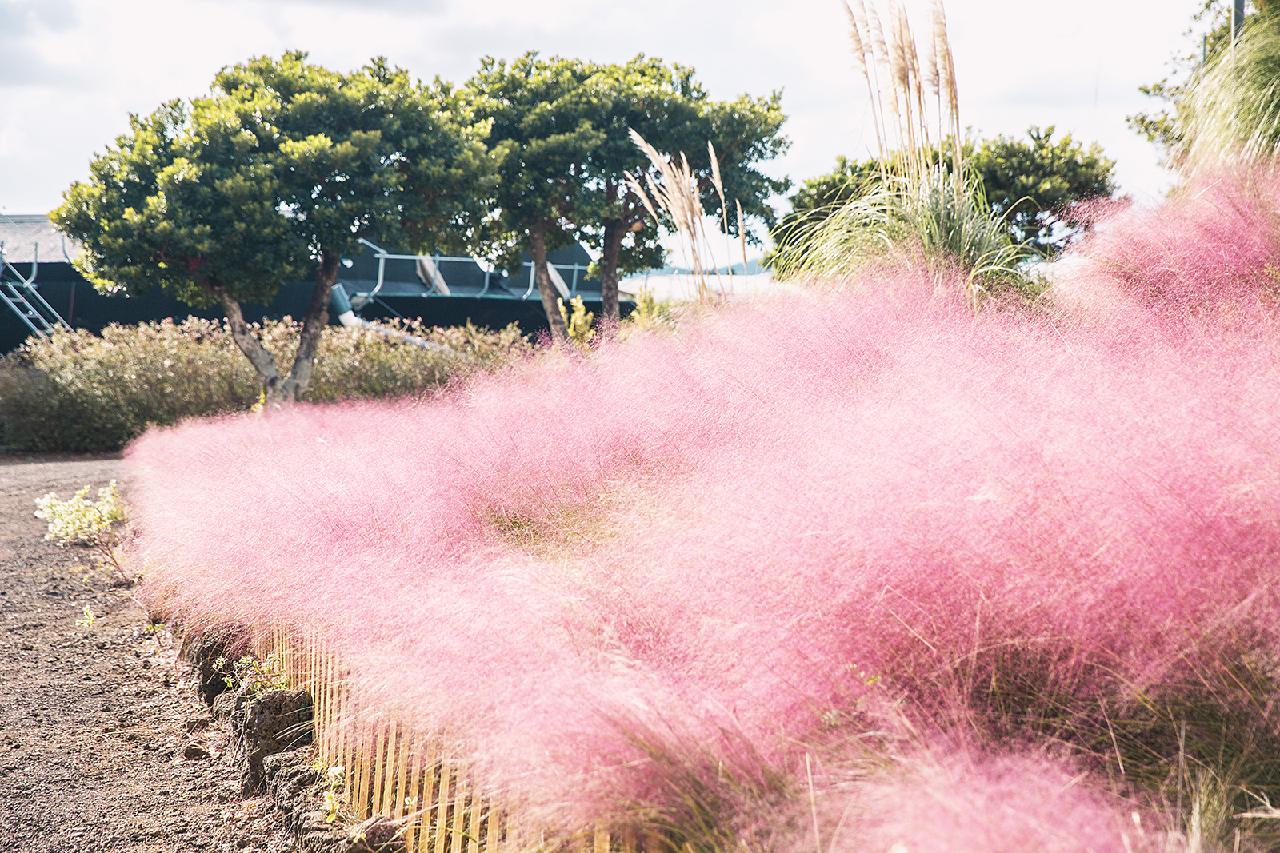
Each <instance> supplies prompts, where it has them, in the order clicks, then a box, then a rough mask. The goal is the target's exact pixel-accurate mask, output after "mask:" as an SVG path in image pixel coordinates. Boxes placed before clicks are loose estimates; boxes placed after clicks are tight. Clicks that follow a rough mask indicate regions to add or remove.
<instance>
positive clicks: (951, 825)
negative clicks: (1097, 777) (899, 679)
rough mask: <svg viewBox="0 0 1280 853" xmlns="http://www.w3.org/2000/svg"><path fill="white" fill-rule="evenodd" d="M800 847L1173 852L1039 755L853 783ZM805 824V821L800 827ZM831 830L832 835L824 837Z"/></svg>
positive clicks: (916, 766)
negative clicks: (816, 834) (814, 832)
mask: <svg viewBox="0 0 1280 853" xmlns="http://www.w3.org/2000/svg"><path fill="white" fill-rule="evenodd" d="M828 782H829V783H832V784H833V787H832V788H831V789H830V790H828V791H824V792H823V795H822V797H821V801H820V811H819V820H818V833H819V835H818V838H817V843H816V844H815V843H814V839H813V837H812V833H811V832H810V833H807V835H808V838H806V839H805V842H804V843H801V844H796V845H795V846H794V848H793V849H794V850H795V851H797V853H800V851H806V853H807V851H813V850H815V849H817V850H823V851H826V850H830V851H836V850H876V851H910V853H1024V851H1028V850H1035V851H1041V853H1133V851H1152V853H1154V851H1156V850H1172V849H1176V848H1174V847H1173V846H1165V842H1166V841H1167V840H1168V838H1167V836H1165V834H1164V833H1161V832H1159V831H1156V830H1157V829H1158V828H1157V827H1154V826H1153V827H1149V828H1148V826H1147V824H1150V823H1151V822H1152V820H1151V818H1150V817H1146V818H1144V817H1143V816H1142V815H1141V813H1140V812H1138V811H1137V810H1135V809H1133V808H1132V807H1131V806H1128V807H1127V806H1126V805H1125V803H1124V802H1123V801H1120V800H1118V799H1117V798H1115V797H1111V796H1107V795H1105V794H1103V793H1101V792H1099V791H1096V790H1094V789H1092V788H1090V786H1089V784H1088V782H1087V777H1086V775H1085V774H1082V773H1080V772H1078V771H1077V772H1070V770H1069V769H1068V768H1066V767H1064V766H1062V765H1061V764H1059V763H1058V762H1055V761H1053V760H1051V759H1048V758H1047V757H1044V756H1039V755H1025V756H1009V755H1006V756H985V757H984V756H977V757H975V756H969V755H965V754H963V753H961V754H947V753H942V754H937V755H934V754H928V753H924V754H919V755H914V756H911V757H909V758H907V759H905V760H902V761H900V762H897V763H895V764H893V765H890V766H888V767H885V768H881V769H879V770H875V771H871V772H866V771H863V772H862V773H860V774H856V775H853V776H851V777H850V778H849V779H847V780H844V781H842V782H840V781H836V780H828ZM797 823H799V821H797ZM824 830H825V831H824Z"/></svg>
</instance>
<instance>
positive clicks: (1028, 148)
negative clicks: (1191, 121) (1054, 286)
mask: <svg viewBox="0 0 1280 853" xmlns="http://www.w3.org/2000/svg"><path fill="white" fill-rule="evenodd" d="M1054 134H1055V129H1054V128H1053V127H1049V128H1044V129H1041V128H1037V127H1033V128H1031V129H1030V130H1028V131H1027V135H1026V137H1025V138H1021V137H1012V136H998V137H995V138H993V139H988V140H984V141H982V142H979V143H976V144H975V143H972V142H969V143H966V144H965V146H964V155H965V164H966V166H965V168H966V170H969V171H971V172H972V173H973V174H974V175H976V176H977V177H978V178H979V183H980V185H981V188H982V191H983V195H984V196H985V198H986V201H987V204H989V205H990V206H991V209H992V210H993V211H994V212H995V213H996V214H997V215H998V216H1000V217H1002V218H1003V219H1004V221H1005V223H1006V225H1007V227H1008V230H1009V235H1010V237H1012V238H1013V240H1014V241H1015V242H1017V243H1026V244H1027V246H1028V247H1029V248H1030V249H1032V250H1034V251H1036V252H1037V253H1039V254H1042V255H1052V254H1055V253H1056V252H1059V251H1061V250H1062V249H1063V248H1064V247H1065V246H1066V244H1067V242H1068V240H1069V239H1070V236H1071V224H1072V223H1071V222H1070V219H1069V214H1068V210H1069V208H1070V206H1071V205H1072V204H1073V203H1075V202H1078V201H1083V200H1085V199H1090V198H1099V197H1106V196H1110V195H1112V194H1114V193H1115V191H1116V185H1115V177H1114V171H1115V163H1114V161H1112V160H1110V159H1108V158H1107V157H1106V156H1105V155H1104V154H1103V152H1102V149H1101V148H1100V147H1099V146H1098V145H1096V144H1094V145H1089V146H1085V145H1082V144H1081V143H1079V142H1077V141H1075V140H1074V139H1073V138H1072V137H1071V136H1070V135H1069V134H1067V135H1064V136H1061V137H1059V138H1057V139H1055V138H1054ZM941 156H942V159H943V161H944V162H948V163H949V162H950V161H951V154H950V148H949V146H943V151H942V155H941ZM884 174H885V172H884V169H883V168H882V167H881V165H880V163H879V161H877V160H874V159H871V160H862V161H857V160H850V159H848V158H845V157H840V158H839V159H838V160H837V161H836V168H835V169H834V170H833V171H831V172H829V173H827V174H825V175H820V176H818V177H816V178H811V179H810V180H808V181H805V183H804V184H803V185H801V187H800V188H799V190H798V191H797V192H796V194H795V195H794V196H793V197H792V199H791V212H790V213H788V214H787V216H786V217H785V218H784V219H783V221H782V223H781V224H780V225H779V227H778V228H777V229H776V231H775V239H776V240H777V241H779V242H780V241H783V240H786V239H787V235H788V234H789V233H796V231H797V227H798V226H799V225H800V224H801V223H814V222H817V221H819V220H822V219H824V218H825V217H826V216H828V215H829V214H830V212H831V211H832V210H834V209H835V208H837V207H838V206H839V205H841V204H843V203H845V202H848V201H850V200H852V199H854V198H857V197H860V196H863V195H866V194H867V193H869V192H870V191H871V190H873V189H874V188H875V186H876V184H877V182H878V181H880V180H881V177H882V175H884Z"/></svg>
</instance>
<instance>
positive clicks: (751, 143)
mask: <svg viewBox="0 0 1280 853" xmlns="http://www.w3.org/2000/svg"><path fill="white" fill-rule="evenodd" d="M587 87H588V89H589V90H590V92H591V93H592V99H593V101H594V103H595V104H596V105H597V106H596V110H597V113H596V118H595V122H596V123H597V125H598V126H599V127H600V128H601V129H602V130H603V132H604V135H603V140H602V142H601V143H600V144H599V145H597V146H596V147H595V149H594V150H593V151H592V152H591V154H590V157H589V159H588V161H587V163H586V166H585V169H584V173H585V175H586V176H587V179H588V188H589V190H590V193H589V196H588V198H589V199H590V201H591V210H590V211H589V212H587V215H585V216H583V217H582V219H581V221H580V222H579V228H578V230H579V233H580V234H581V236H583V237H584V238H585V239H589V240H593V241H594V242H595V243H596V245H598V246H599V248H600V264H599V266H600V279H601V288H602V295H603V300H604V304H603V313H604V315H605V317H608V318H610V319H612V320H617V319H618V278H619V275H620V274H621V273H627V272H635V271H638V270H642V269H647V268H649V267H652V266H657V265H659V264H660V263H661V262H662V255H663V252H662V246H661V243H660V242H659V240H660V238H661V234H660V233H659V230H658V228H657V227H655V226H654V225H653V223H652V218H651V217H650V216H648V215H647V211H646V208H645V206H644V203H643V202H642V201H641V200H640V198H638V197H637V196H636V194H635V192H634V191H633V189H632V184H630V183H629V182H627V181H625V180H624V176H625V175H628V174H630V175H633V176H636V177H640V178H641V180H640V181H639V183H640V184H641V185H644V183H645V181H644V180H643V177H642V176H643V175H644V174H645V173H649V175H650V177H652V178H653V179H654V180H655V181H657V180H658V179H659V175H658V174H657V167H656V166H655V164H654V163H653V162H652V161H651V160H650V159H649V158H648V156H646V155H645V153H644V152H643V151H641V150H640V149H639V148H637V147H636V145H635V143H634V142H633V141H632V139H631V136H630V133H629V131H632V130H634V131H635V132H637V133H639V134H640V136H641V137H643V138H644V140H645V141H646V142H648V143H649V144H650V145H652V146H653V147H654V148H655V149H657V150H658V151H660V152H663V153H667V154H671V155H678V154H682V155H684V156H685V157H686V158H687V159H688V162H689V166H690V169H691V170H692V172H693V175H694V178H695V179H696V180H697V182H698V186H699V189H700V191H701V194H702V199H701V201H702V206H703V209H705V210H708V211H718V212H719V214H720V217H721V224H722V227H723V228H725V229H726V230H727V231H729V232H730V233H734V234H737V233H738V231H739V229H740V228H745V227H746V225H747V222H748V221H750V220H759V221H761V222H763V223H764V224H765V225H766V226H772V225H773V219H774V215H773V209H772V208H771V207H770V206H769V199H770V198H771V197H773V196H775V195H780V194H781V193H784V192H786V190H787V188H788V187H789V186H790V182H789V181H787V180H785V179H776V178H771V177H769V176H768V175H766V174H765V173H764V172H763V171H761V170H760V164H761V163H763V162H765V161H767V160H771V159H773V158H774V157H777V156H778V155H780V154H782V153H783V152H784V151H786V149H787V147H788V145H789V144H790V143H789V141H788V140H787V138H786V137H785V136H783V135H782V124H783V122H784V121H786V116H785V115H784V114H783V112H782V103H781V95H780V94H779V93H776V92H775V93H773V94H771V95H769V96H768V97H763V98H756V97H751V96H749V95H742V96H740V97H738V98H737V99H735V100H732V101H714V100H712V99H711V98H709V97H708V95H707V92H706V90H705V89H703V88H702V86H701V84H699V83H698V81H697V80H696V79H695V78H694V71H693V69H692V68H688V67H686V66H683V65H679V64H671V65H667V64H665V63H663V62H662V61H661V60H659V59H655V58H651V57H645V56H637V57H636V58H635V59H632V60H631V61H630V62H627V63H625V64H621V65H605V66H599V67H598V68H597V69H596V73H595V74H594V75H592V77H591V78H590V79H589V80H588V82H587ZM709 145H710V146H711V148H713V149H714V151H715V161H714V162H713V161H712V155H711V150H710V149H709V148H708V146H709ZM739 213H741V218H740V217H739ZM664 224H666V225H667V226H668V227H670V223H664ZM727 260H728V259H727V258H726V261H727Z"/></svg>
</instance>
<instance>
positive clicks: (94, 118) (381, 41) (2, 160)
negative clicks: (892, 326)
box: [0, 0, 1197, 212]
mask: <svg viewBox="0 0 1280 853" xmlns="http://www.w3.org/2000/svg"><path fill="white" fill-rule="evenodd" d="M917 2H918V3H920V4H921V5H927V4H926V3H924V0H917ZM1196 5H1197V3H1196V0H1128V2H1123V3H1117V2H1115V0H1075V2H1073V3H1070V4H1063V3H1052V4H1051V3H1027V2H1012V0H950V2H949V3H948V10H949V13H950V17H951V23H952V35H953V41H954V43H955V50H956V55H957V61H958V65H959V72H960V83H961V87H962V101H963V109H964V113H965V115H964V119H965V122H966V124H968V125H970V126H972V127H973V128H975V129H976V130H978V131H980V132H982V133H996V132H1005V133H1011V132H1021V131H1022V130H1024V129H1025V128H1026V127H1027V126H1029V125H1031V124H1041V125H1047V124H1055V125H1057V126H1058V127H1059V128H1060V129H1061V130H1065V131H1070V132H1072V133H1074V134H1075V135H1076V136H1077V137H1079V138H1082V139H1086V140H1098V141H1100V142H1102V144H1103V145H1104V147H1105V148H1106V149H1107V151H1108V153H1109V154H1111V156H1113V157H1115V158H1116V159H1117V160H1118V161H1119V163H1120V169H1119V171H1120V177H1121V180H1122V183H1123V184H1124V186H1125V187H1126V188H1127V189H1129V190H1130V191H1133V192H1136V193H1138V194H1139V195H1149V194H1154V193H1156V192H1158V191H1159V190H1160V189H1161V188H1162V186H1163V183H1164V178H1163V176H1162V172H1161V170H1160V169H1159V168H1158V167H1157V165H1156V152H1155V151H1154V150H1152V149H1151V148H1150V146H1148V145H1147V144H1146V143H1145V142H1144V141H1142V140H1140V139H1138V138H1137V137H1136V136H1134V135H1133V134H1132V133H1131V132H1130V131H1129V130H1128V129H1127V128H1126V127H1125V124H1124V116H1125V114H1127V113H1131V112H1133V111H1135V110H1136V109H1140V108H1141V107H1142V106H1143V99H1142V97H1141V96H1140V95H1139V94H1138V93H1137V91H1136V87H1137V86H1138V84H1140V83H1142V82H1145V81H1148V80H1150V79H1152V78H1153V77H1156V76H1158V75H1159V74H1160V72H1161V71H1162V69H1163V68H1164V64H1165V61H1166V59H1167V57H1168V56H1169V54H1170V53H1171V52H1172V51H1173V50H1174V49H1175V47H1177V46H1178V45H1180V44H1181V41H1180V40H1181V33H1182V31H1183V30H1184V29H1185V27H1186V25H1187V22H1188V21H1189V20H1190V16H1191V13H1192V11H1193V10H1194V7H1195V6H1196ZM15 22H16V23H15ZM7 25H11V26H9V31H10V35H9V36H6V37H4V38H5V40H4V41H3V42H0V47H3V48H4V49H5V50H11V51H13V53H11V55H18V56H22V57H26V60H25V64H24V65H23V66H22V68H23V69H25V70H24V73H23V74H21V75H6V76H0V139H2V140H4V145H3V146H0V209H3V210H5V211H8V212H27V211H34V210H42V209H48V208H50V207H51V206H53V205H54V204H56V203H57V200H58V198H59V196H60V193H61V191H62V190H63V189H64V188H65V187H66V186H67V185H68V184H69V183H70V182H71V181H72V180H74V179H76V178H78V177H80V176H82V175H83V174H84V173H85V171H86V167H87V164H88V161H89V158H90V157H91V155H92V154H93V153H94V152H95V151H97V150H100V149H101V148H102V147H103V146H104V145H106V144H107V143H108V142H110V141H111V139H112V138H113V137H114V136H115V134H117V133H119V132H121V131H122V130H123V129H124V128H125V127H126V122H127V116H128V114H129V113H130V112H145V111H149V110H151V109H152V108H154V107H155V106H156V105H157V104H158V103H160V102H161V101H162V100H165V99H167V98H172V97H178V96H184V95H192V94H196V93H198V92H201V91H203V90H204V89H205V88H206V87H207V86H208V83H209V80H210V79H211V77H212V75H213V74H214V72H216V71H217V69H218V68H220V67H222V66H224V65H227V64H230V63H233V62H237V61H239V60H242V59H244V58H246V57H248V56H251V55H255V54H262V53H273V54H274V53H279V52H281V51H283V50H286V49H290V48H295V47H296V48H302V49H305V50H309V51H310V52H311V53H312V56H313V57H314V58H315V59H316V60H317V61H319V62H323V63H327V64H331V65H334V66H338V67H354V66H356V65H359V64H361V63H363V62H364V61H366V60H367V59H368V58H369V57H371V56H374V55H385V56H387V57H388V58H389V59H391V60H392V61H393V62H395V63H397V64H400V65H404V66H406V67H408V68H409V69H411V70H412V71H413V72H414V73H415V74H417V75H419V76H422V77H426V78H429V77H433V76H435V75H437V74H439V75H441V76H443V77H445V78H447V79H454V80H460V79H462V78H465V77H466V76H467V75H468V74H469V73H471V71H472V70H473V69H474V68H475V65H476V61H477V60H478V59H479V57H480V56H482V55H485V54H493V55H497V56H512V55H515V54H518V53H521V52H523V51H525V50H529V49H538V50H540V51H542V52H544V53H560V54H566V55H580V56H586V57H589V58H593V59H599V60H620V59H624V58H627V57H629V56H632V55H634V54H636V53H639V52H643V53H646V54H650V55H655V56H661V57H663V58H665V59H669V60H678V61H680V62H683V63H687V64H690V65H693V66H694V67H696V68H697V69H698V72H699V75H700V77H701V78H702V80H703V81H704V82H705V84H706V85H707V87H708V89H709V90H710V91H711V92H712V94H713V95H716V96H719V97H729V96H733V95H736V94H738V93H740V92H743V91H746V92H751V93H754V94H764V93H766V92H769V91H771V90H773V89H778V88H781V89H783V90H784V96H783V97H784V106H785V109H786V110H787V112H788V114H789V115H790V116H791V119H790V121H789V122H788V127H787V130H788V133H789V134H790V136H791V137H792V138H793V140H794V145H793V147H792V150H791V152H790V153H789V154H788V155H787V157H786V158H785V160H784V161H782V162H780V163H779V164H777V166H776V168H775V171H777V172H778V173H780V174H789V175H791V176H792V177H793V178H797V179H799V178H803V177H807V176H811V175H814V174H817V173H819V172H821V171H824V170H826V169H828V168H830V166H831V163H832V162H833V161H834V159H835V156H836V155H837V154H839V153H849V154H855V155H859V154H865V153H866V152H867V151H868V150H869V145H870V143H871V135H870V134H869V133H868V132H867V128H866V114H865V107H864V100H865V96H864V95H863V93H862V90H861V89H860V84H859V81H858V79H857V78H856V77H855V76H854V71H853V68H852V63H851V61H850V58H849V54H848V50H847V41H846V37H845V30H844V19H843V14H842V13H841V11H840V8H839V6H838V3H837V2H836V0H793V2H789V3H782V2H777V0H704V2H701V3H689V2H687V0H646V2H644V3H642V4H634V3H626V4H622V3H611V2H603V0H540V2H537V3H530V2H527V0H486V2H475V0H426V2H421V0H412V2H410V0H374V2H370V0H364V2H356V0H347V2H342V0H288V2H269V0H221V1H220V2H219V0H112V2H106V0H53V2H51V0H0V32H2V31H3V27H4V26H7ZM15 40H16V41H15Z"/></svg>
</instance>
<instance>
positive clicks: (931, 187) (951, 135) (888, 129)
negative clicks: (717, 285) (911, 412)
mask: <svg viewBox="0 0 1280 853" xmlns="http://www.w3.org/2000/svg"><path fill="white" fill-rule="evenodd" d="M845 11H846V12H847V16H848V23H849V35H850V40H851V43H852V47H853V58H854V61H855V64H856V65H857V67H858V70H859V72H860V74H861V76H862V79H863V81H864V83H865V84H866V88H867V95H868V100H869V104H870V109H871V117H872V123H873V127H874V130H875V134H876V146H877V151H878V156H879V159H880V163H881V168H880V174H878V175H875V176H873V177H871V178H870V179H869V180H868V181H867V182H866V183H865V186H864V187H863V188H862V190H863V191H862V192H861V193H860V194H859V195H858V196H857V197H855V198H853V199H851V200H849V201H847V202H842V203H840V204H837V205H834V206H832V207H830V208H829V209H827V210H825V211H821V213H822V214H823V215H821V216H815V217H804V218H802V219H799V220H797V221H796V222H794V223H793V224H792V225H790V226H788V227H787V228H786V229H784V230H783V231H782V232H781V233H780V234H778V235H777V236H778V248H777V250H776V251H775V252H774V254H773V256H772V258H771V261H770V263H771V265H772V266H773V267H774V269H775V270H776V271H777V272H778V274H779V275H780V276H783V277H786V278H812V277H830V276H842V275H849V274H854V273H857V272H858V271H859V270H862V269H864V268H866V267H868V266H878V265H882V264H884V263H886V262H888V263H892V264H895V265H898V266H901V265H903V264H910V265H914V266H918V267H921V268H922V269H925V270H929V271H932V273H933V274H934V275H935V278H936V279H937V281H938V282H939V283H943V282H946V283H950V284H954V283H956V281H959V283H960V284H961V285H962V287H963V290H964V292H965V293H966V294H967V295H968V296H969V298H970V300H971V301H973V302H977V301H979V300H981V299H983V298H985V297H987V296H991V295H1004V294H1008V293H1011V292H1012V293H1016V294H1021V295H1022V296H1024V297H1028V298H1030V297H1034V296H1036V295H1038V294H1039V292H1040V290H1041V287H1042V283H1041V282H1040V280H1039V279H1038V278H1037V277H1036V276H1035V275H1034V273H1033V272H1031V271H1030V270H1029V269H1028V268H1027V266H1026V261H1027V260H1028V258H1029V257H1030V255H1031V252H1030V251H1029V250H1028V249H1027V247H1026V246H1025V245H1022V244H1019V243H1016V242H1014V240H1013V239H1012V237H1011V236H1010V235H1009V231H1008V228H1007V226H1006V224H1005V222H1004V221H1003V220H1002V219H1001V218H1000V217H998V216H997V215H995V214H994V213H993V212H992V210H991V207H990V205H988V204H987V200H986V197H985V194H984V191H983V188H982V182H981V180H980V179H979V178H978V177H977V176H976V175H974V174H973V173H971V172H970V170H969V169H968V167H967V166H966V163H965V157H964V145H963V144H962V136H963V132H962V125H961V123H960V96H959V87H958V84H957V81H956V69H955V60H954V57H953V55H952V51H951V42H950V36H949V34H948V30H947V18H946V13H945V11H944V10H943V7H942V4H941V3H940V2H939V3H935V5H934V10H933V17H932V20H931V29H930V31H929V32H928V33H927V34H926V35H925V36H924V37H923V38H917V36H916V34H915V32H914V31H913V29H912V26H911V22H910V20H909V19H908V17H907V14H906V12H905V10H904V8H903V6H902V5H901V3H893V4H891V5H890V6H889V8H888V10H887V12H886V14H885V15H883V16H882V15H881V14H880V13H879V12H878V11H877V9H876V6H875V4H874V3H872V4H870V5H868V4H866V3H865V2H863V0H854V2H853V3H852V4H846V6H845ZM922 57H923V60H922ZM956 272H959V273H961V275H959V276H957V275H955V273H956Z"/></svg>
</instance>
